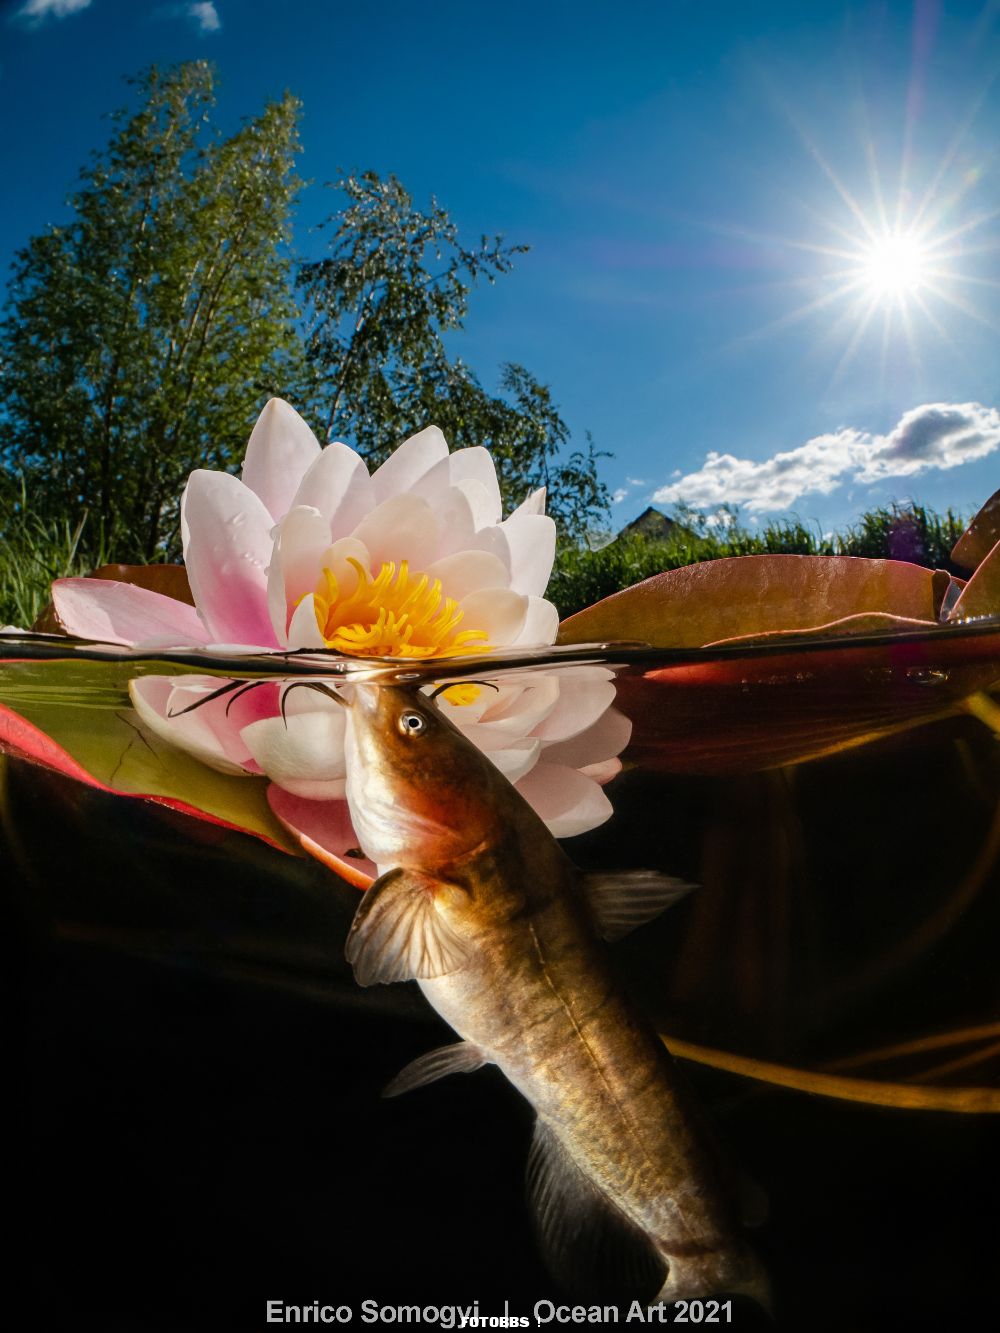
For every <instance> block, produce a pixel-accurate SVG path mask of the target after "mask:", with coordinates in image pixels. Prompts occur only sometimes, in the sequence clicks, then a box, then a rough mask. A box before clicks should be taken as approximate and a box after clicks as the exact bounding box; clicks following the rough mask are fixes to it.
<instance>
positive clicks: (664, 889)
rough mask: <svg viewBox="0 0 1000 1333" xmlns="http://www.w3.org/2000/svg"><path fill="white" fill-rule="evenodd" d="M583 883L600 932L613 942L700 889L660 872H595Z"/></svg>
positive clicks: (585, 877) (585, 878)
mask: <svg viewBox="0 0 1000 1333" xmlns="http://www.w3.org/2000/svg"><path fill="white" fill-rule="evenodd" d="M583 883H584V889H585V891H586V894H587V900H588V902H589V903H590V908H591V911H592V912H593V914H594V920H595V921H596V923H597V929H598V931H599V932H600V933H601V934H602V935H603V936H604V938H605V939H606V940H612V941H613V940H620V939H621V938H622V936H623V935H627V934H628V933H629V931H630V930H634V929H635V927H636V926H642V925H645V923H646V922H647V921H652V919H653V918H654V917H655V916H659V914H660V913H661V912H662V911H664V910H665V909H666V908H668V907H672V906H673V905H674V903H675V902H677V901H678V900H679V899H680V898H683V897H684V896H685V895H686V894H688V893H690V892H691V890H692V889H693V888H696V887H697V886H696V885H694V884H688V883H685V881H684V880H682V879H674V878H673V877H672V876H671V875H662V874H660V872H659V871H658V870H615V871H593V872H591V873H590V874H586V875H584V876H583Z"/></svg>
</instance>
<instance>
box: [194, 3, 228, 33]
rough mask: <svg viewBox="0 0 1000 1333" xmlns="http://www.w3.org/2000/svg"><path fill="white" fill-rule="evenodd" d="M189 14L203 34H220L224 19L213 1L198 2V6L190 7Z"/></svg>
mask: <svg viewBox="0 0 1000 1333" xmlns="http://www.w3.org/2000/svg"><path fill="white" fill-rule="evenodd" d="M187 12H188V15H189V16H190V17H191V18H193V19H194V20H195V22H196V23H197V24H198V29H199V31H201V32H218V31H219V29H220V28H221V27H222V19H220V18H219V11H218V10H217V9H216V7H215V5H214V4H213V3H212V0H198V3H197V4H191V5H188V9H187Z"/></svg>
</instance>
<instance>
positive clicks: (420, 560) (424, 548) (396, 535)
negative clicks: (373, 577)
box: [354, 495, 438, 572]
mask: <svg viewBox="0 0 1000 1333" xmlns="http://www.w3.org/2000/svg"><path fill="white" fill-rule="evenodd" d="M354 537H355V539H356V540H357V541H360V542H364V544H365V546H366V547H367V548H368V551H369V554H370V556H371V567H372V569H373V570H377V569H378V567H379V565H381V564H382V563H384V562H386V561H390V560H391V561H394V562H395V563H396V565H397V566H398V565H399V564H400V562H401V561H403V560H406V561H408V562H409V567H410V570H411V571H412V572H422V571H423V570H424V569H425V568H426V566H427V565H429V564H430V563H431V561H432V560H433V559H434V558H435V556H436V555H437V554H438V551H437V546H438V520H437V518H436V517H435V515H434V512H433V511H432V510H431V507H430V505H428V503H427V501H426V500H421V499H420V498H419V497H418V496H415V495H395V496H393V497H392V499H390V500H385V501H384V502H383V503H382V504H380V505H379V506H378V507H377V508H375V509H373V510H372V512H371V513H370V514H368V515H367V516H366V517H365V518H363V519H362V520H361V522H360V523H359V524H358V526H357V528H356V529H355V531H354Z"/></svg>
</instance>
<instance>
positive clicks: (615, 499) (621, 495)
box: [611, 486, 628, 505]
mask: <svg viewBox="0 0 1000 1333" xmlns="http://www.w3.org/2000/svg"><path fill="white" fill-rule="evenodd" d="M626 495H628V488H627V487H626V486H619V487H618V489H617V490H616V491H615V493H614V495H612V497H611V503H612V504H613V505H620V504H621V502H622V501H623V500H624V499H625V497H626Z"/></svg>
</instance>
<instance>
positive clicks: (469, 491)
mask: <svg viewBox="0 0 1000 1333" xmlns="http://www.w3.org/2000/svg"><path fill="white" fill-rule="evenodd" d="M455 489H456V490H459V491H461V492H462V494H463V495H464V496H465V498H466V499H467V500H468V502H469V508H470V509H471V511H472V521H473V523H474V524H475V526H476V531H477V532H478V531H479V530H480V529H481V528H490V527H495V526H496V524H497V518H498V515H497V513H496V505H495V504H494V503H493V497H492V495H491V494H490V492H489V491H488V490H487V489H486V487H485V486H484V485H483V483H482V482H481V481H477V480H476V479H475V478H474V477H467V478H465V479H463V480H461V481H458V482H456V483H455Z"/></svg>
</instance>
